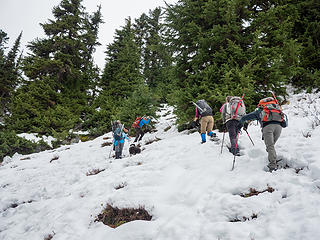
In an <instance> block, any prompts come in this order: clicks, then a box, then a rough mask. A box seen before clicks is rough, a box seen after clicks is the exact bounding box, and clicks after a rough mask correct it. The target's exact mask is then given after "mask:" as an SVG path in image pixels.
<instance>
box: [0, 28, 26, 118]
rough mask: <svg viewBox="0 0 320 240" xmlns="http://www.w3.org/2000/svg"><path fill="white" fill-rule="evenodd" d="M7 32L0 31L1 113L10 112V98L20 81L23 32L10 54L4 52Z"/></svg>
mask: <svg viewBox="0 0 320 240" xmlns="http://www.w3.org/2000/svg"><path fill="white" fill-rule="evenodd" d="M5 36H6V34H5V33H4V32H3V31H1V33H0V115H2V116H3V115H4V114H5V113H6V112H8V110H9V109H8V105H9V103H10V98H11V96H12V94H13V93H14V90H15V88H16V87H17V86H18V84H19V82H20V78H21V76H20V71H19V66H20V59H21V55H19V47H20V41H21V36H22V33H20V34H19V36H18V38H17V39H16V41H15V43H14V45H13V47H12V48H11V49H10V50H9V52H8V54H7V55H5V54H4V44H5V43H6V40H7V38H6V37H5Z"/></svg>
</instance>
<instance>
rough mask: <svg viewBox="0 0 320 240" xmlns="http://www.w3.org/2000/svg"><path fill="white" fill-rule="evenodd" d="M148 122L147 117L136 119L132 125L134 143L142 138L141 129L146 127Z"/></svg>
mask: <svg viewBox="0 0 320 240" xmlns="http://www.w3.org/2000/svg"><path fill="white" fill-rule="evenodd" d="M149 122H150V118H149V117H137V118H136V120H135V121H134V122H133V124H132V128H134V129H135V130H136V138H135V139H134V142H137V141H141V140H142V138H143V136H144V131H143V129H142V127H143V125H147V124H149Z"/></svg>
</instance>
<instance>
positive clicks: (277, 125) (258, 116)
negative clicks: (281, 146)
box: [238, 97, 287, 172]
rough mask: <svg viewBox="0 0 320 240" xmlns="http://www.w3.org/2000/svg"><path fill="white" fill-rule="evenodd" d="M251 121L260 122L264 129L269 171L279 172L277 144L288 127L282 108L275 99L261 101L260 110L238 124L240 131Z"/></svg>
mask: <svg viewBox="0 0 320 240" xmlns="http://www.w3.org/2000/svg"><path fill="white" fill-rule="evenodd" d="M249 120H258V121H259V122H260V125H261V128H262V140H264V143H265V145H266V151H267V152H268V160H269V164H268V168H269V171H270V172H272V171H276V170H277V154H276V150H275V147H274V145H275V143H276V142H277V140H278V139H279V137H280V135H281V131H282V127H286V126H287V116H286V115H285V114H284V113H283V112H282V110H281V107H280V105H279V103H278V101H277V99H276V98H275V97H267V98H264V99H261V100H260V102H259V104H258V108H257V109H256V110H255V111H253V112H251V113H249V114H247V115H245V116H243V117H242V118H241V119H240V121H239V124H238V129H239V130H240V129H241V128H242V126H243V124H244V123H245V122H246V121H249Z"/></svg>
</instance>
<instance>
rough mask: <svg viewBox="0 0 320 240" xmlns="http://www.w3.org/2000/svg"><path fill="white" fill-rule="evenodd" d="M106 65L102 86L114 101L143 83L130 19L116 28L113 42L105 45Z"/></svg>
mask: <svg viewBox="0 0 320 240" xmlns="http://www.w3.org/2000/svg"><path fill="white" fill-rule="evenodd" d="M106 54H107V57H106V65H105V68H104V71H103V75H102V80H101V81H102V88H103V89H104V90H105V91H106V92H107V93H108V95H110V96H112V97H113V98H114V100H115V101H119V100H121V99H122V98H126V97H129V96H130V95H131V94H132V92H133V91H134V90H135V89H137V88H138V87H139V85H141V84H143V78H142V75H141V73H140V54H139V48H138V46H137V44H136V42H135V35H134V30H133V28H132V23H131V19H130V18H128V19H126V23H125V26H124V27H122V28H121V29H120V30H116V34H115V39H114V42H113V43H111V44H109V45H108V46H107V51H106Z"/></svg>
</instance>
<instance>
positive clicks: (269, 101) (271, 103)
mask: <svg viewBox="0 0 320 240" xmlns="http://www.w3.org/2000/svg"><path fill="white" fill-rule="evenodd" d="M258 107H260V108H262V109H263V110H262V111H261V121H262V122H270V121H275V122H283V121H284V114H283V112H282V110H281V107H280V105H279V103H278V102H277V101H276V100H275V99H274V98H273V97H267V98H264V99H261V100H260V102H259V104H258Z"/></svg>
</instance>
